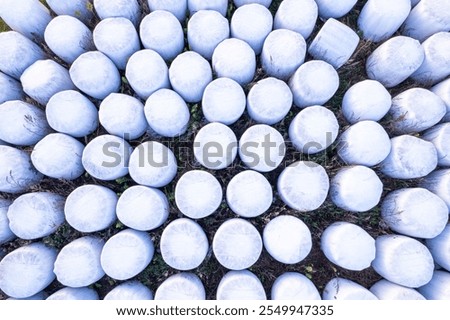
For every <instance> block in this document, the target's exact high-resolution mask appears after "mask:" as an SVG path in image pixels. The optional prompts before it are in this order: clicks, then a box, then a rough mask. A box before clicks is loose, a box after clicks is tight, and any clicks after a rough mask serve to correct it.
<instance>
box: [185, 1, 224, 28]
mask: <svg viewBox="0 0 450 320" xmlns="http://www.w3.org/2000/svg"><path fill="white" fill-rule="evenodd" d="M187 4H188V9H189V13H190V14H191V16H193V15H194V14H195V13H196V12H198V11H200V10H213V11H216V12H218V13H220V14H221V15H222V16H224V17H225V16H226V15H227V11H228V0H208V1H204V0H188V2H187ZM211 27H212V26H211Z"/></svg>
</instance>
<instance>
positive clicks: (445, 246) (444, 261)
mask: <svg viewBox="0 0 450 320" xmlns="http://www.w3.org/2000/svg"><path fill="white" fill-rule="evenodd" d="M426 246H427V248H428V250H430V252H431V255H432V256H433V259H434V261H435V262H436V263H437V264H438V265H439V266H441V267H442V268H444V269H446V270H447V271H450V224H448V225H446V226H445V228H444V231H442V232H441V234H440V235H438V236H437V237H435V238H433V239H427V240H426Z"/></svg>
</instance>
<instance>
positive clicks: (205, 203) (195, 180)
mask: <svg viewBox="0 0 450 320" xmlns="http://www.w3.org/2000/svg"><path fill="white" fill-rule="evenodd" d="M222 198H223V191H222V186H221V185H220V182H219V181H218V180H217V178H216V177H214V176H213V175H212V174H211V173H209V172H206V171H202V170H192V171H188V172H186V173H185V174H183V175H182V176H181V178H180V179H179V180H178V182H177V184H176V186H175V203H176V205H177V207H178V209H179V210H180V211H181V212H182V213H183V214H184V215H185V216H187V217H189V218H191V219H202V218H205V217H207V216H210V215H211V214H213V213H214V212H215V211H216V210H217V209H218V208H219V206H220V204H221V203H222Z"/></svg>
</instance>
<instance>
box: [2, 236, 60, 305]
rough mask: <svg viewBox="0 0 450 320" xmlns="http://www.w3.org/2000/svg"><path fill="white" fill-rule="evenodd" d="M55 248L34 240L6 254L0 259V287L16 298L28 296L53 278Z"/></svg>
mask: <svg viewBox="0 0 450 320" xmlns="http://www.w3.org/2000/svg"><path fill="white" fill-rule="evenodd" d="M55 260H56V249H54V248H49V247H47V246H45V245H44V244H43V243H40V242H34V243H31V244H29V245H25V246H22V247H20V248H18V249H16V250H14V251H12V252H11V253H9V254H7V255H6V256H5V257H4V258H3V259H2V260H1V261H0V289H1V290H2V291H3V292H4V293H6V294H7V295H8V296H10V297H12V298H16V299H22V298H28V297H31V296H33V295H35V294H37V293H38V292H40V291H42V290H43V289H45V288H46V287H47V286H48V285H49V284H50V283H52V281H53V280H54V279H55V274H54V273H53V264H54V262H55Z"/></svg>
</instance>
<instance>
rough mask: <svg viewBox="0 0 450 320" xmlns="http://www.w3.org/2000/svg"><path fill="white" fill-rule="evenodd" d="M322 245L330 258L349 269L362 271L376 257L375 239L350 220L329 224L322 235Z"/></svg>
mask: <svg viewBox="0 0 450 320" xmlns="http://www.w3.org/2000/svg"><path fill="white" fill-rule="evenodd" d="M320 247H321V249H322V251H323V253H324V254H325V256H326V257H327V259H328V260H330V261H331V262H333V263H334V264H336V265H338V266H340V267H342V268H345V269H347V270H353V271H362V270H364V269H366V268H369V267H370V264H371V263H372V261H373V260H374V259H375V239H373V238H372V237H371V236H370V235H369V234H368V233H367V232H366V231H365V230H364V229H362V228H361V227H359V226H357V225H355V224H352V223H348V222H335V223H333V224H331V225H330V226H328V227H327V228H326V229H325V231H324V232H323V233H322V236H321V237H320Z"/></svg>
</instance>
